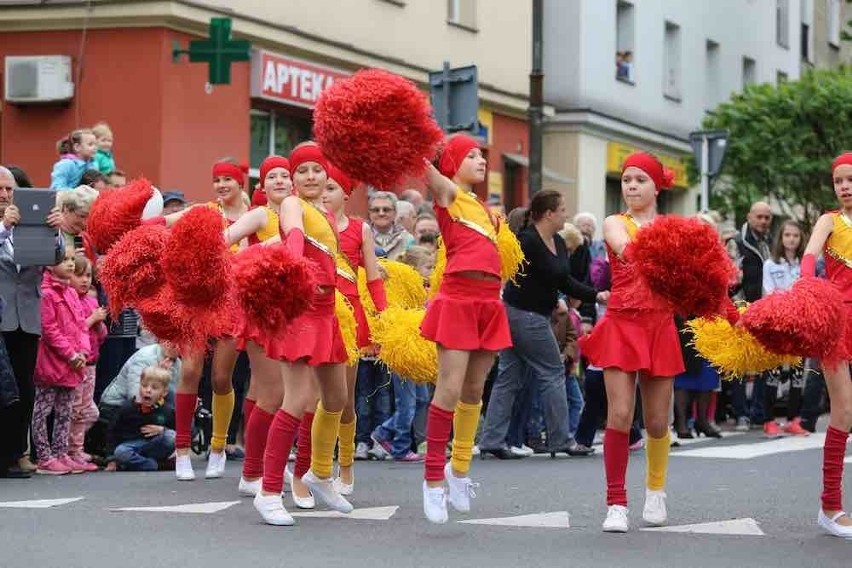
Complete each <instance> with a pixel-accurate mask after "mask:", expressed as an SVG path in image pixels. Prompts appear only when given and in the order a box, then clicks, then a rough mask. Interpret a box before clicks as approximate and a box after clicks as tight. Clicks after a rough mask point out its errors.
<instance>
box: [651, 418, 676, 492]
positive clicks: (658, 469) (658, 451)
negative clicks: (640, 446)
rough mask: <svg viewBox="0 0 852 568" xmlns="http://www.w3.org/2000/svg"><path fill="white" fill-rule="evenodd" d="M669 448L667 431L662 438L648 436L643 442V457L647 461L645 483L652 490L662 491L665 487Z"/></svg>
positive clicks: (669, 440) (669, 441) (669, 439)
mask: <svg viewBox="0 0 852 568" xmlns="http://www.w3.org/2000/svg"><path fill="white" fill-rule="evenodd" d="M670 449H671V438H670V436H669V433H668V432H666V435H665V436H663V437H662V438H652V437H650V436H648V440H647V442H646V444H645V459H646V460H647V462H648V474H647V477H646V479H645V485H646V486H647V488H648V489H650V490H652V491H662V490H663V489H665V488H666V474H667V473H668V469H669V450H670Z"/></svg>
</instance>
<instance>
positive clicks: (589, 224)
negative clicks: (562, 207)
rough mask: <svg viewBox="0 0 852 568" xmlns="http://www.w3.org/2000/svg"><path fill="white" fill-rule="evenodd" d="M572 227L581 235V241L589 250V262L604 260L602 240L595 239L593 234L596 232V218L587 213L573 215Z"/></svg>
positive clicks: (604, 251) (604, 249) (604, 252)
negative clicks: (583, 241) (598, 259)
mask: <svg viewBox="0 0 852 568" xmlns="http://www.w3.org/2000/svg"><path fill="white" fill-rule="evenodd" d="M574 226H575V227H577V229H579V230H580V233H582V234H583V239H584V240H585V241H586V245H587V246H588V249H589V255H590V257H591V258H590V260H595V259H596V258H606V247H605V246H604V242H603V239H596V238H595V232H596V231H597V230H598V220H597V218H596V217H595V216H594V215H592V214H591V213H588V212H582V213H577V214H576V215H574Z"/></svg>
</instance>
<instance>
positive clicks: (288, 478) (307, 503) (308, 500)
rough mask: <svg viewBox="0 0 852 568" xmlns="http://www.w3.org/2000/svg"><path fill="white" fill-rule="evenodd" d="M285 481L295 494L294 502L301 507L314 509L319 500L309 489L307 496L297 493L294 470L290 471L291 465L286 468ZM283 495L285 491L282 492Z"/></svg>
mask: <svg viewBox="0 0 852 568" xmlns="http://www.w3.org/2000/svg"><path fill="white" fill-rule="evenodd" d="M284 483H286V484H287V485H289V486H290V493H292V494H293V503H294V504H295V505H296V507H298V508H299V509H314V508H316V506H317V502H316V501H315V500H314V496H313V494H312V493H311V492H310V491H308V496H307V497H299V496H298V495H296V492H295V491H294V490H293V472H292V471H290V468H289V467H285V468H284ZM281 493H282V495H283V494H284V492H283V491H282V492H281Z"/></svg>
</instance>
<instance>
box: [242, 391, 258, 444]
mask: <svg viewBox="0 0 852 568" xmlns="http://www.w3.org/2000/svg"><path fill="white" fill-rule="evenodd" d="M255 405H257V402H255V401H253V400H252V399H250V398H246V399H244V400H243V437H245V436H246V430H248V423H249V420H250V419H251V413H252V412H254V407H255Z"/></svg>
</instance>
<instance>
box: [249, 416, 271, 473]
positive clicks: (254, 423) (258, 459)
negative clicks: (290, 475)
mask: <svg viewBox="0 0 852 568" xmlns="http://www.w3.org/2000/svg"><path fill="white" fill-rule="evenodd" d="M274 417H275V416H274V415H272V414H270V413H268V412H266V411H265V410H264V409H262V408H260V407H259V406H257V407H254V411H253V412H252V413H251V418H250V419H249V420H248V421H247V422H246V433H245V441H246V447H245V453H246V457H245V458H244V459H243V477H245V478H246V479H257V478H258V477H263V453H264V452H265V451H266V437H267V436H268V435H269V425H270V424H272V419H273V418H274Z"/></svg>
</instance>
